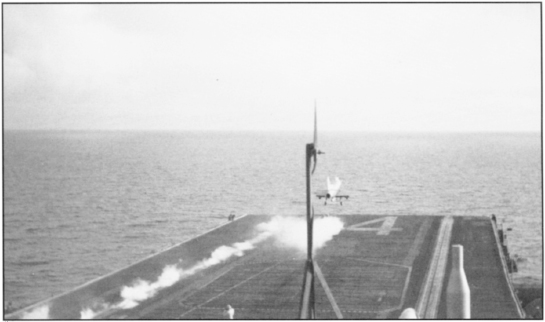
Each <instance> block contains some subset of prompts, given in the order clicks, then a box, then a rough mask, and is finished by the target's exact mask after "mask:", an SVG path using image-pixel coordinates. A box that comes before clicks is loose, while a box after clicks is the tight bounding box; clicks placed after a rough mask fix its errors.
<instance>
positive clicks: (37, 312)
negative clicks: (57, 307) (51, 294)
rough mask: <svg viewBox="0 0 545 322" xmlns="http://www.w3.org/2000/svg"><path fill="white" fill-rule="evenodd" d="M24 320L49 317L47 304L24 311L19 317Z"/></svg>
mask: <svg viewBox="0 0 545 322" xmlns="http://www.w3.org/2000/svg"><path fill="white" fill-rule="evenodd" d="M21 318H22V319H24V320H46V319H49V305H43V306H40V307H37V308H35V309H34V310H32V311H30V312H24V313H23V316H22V317H21Z"/></svg>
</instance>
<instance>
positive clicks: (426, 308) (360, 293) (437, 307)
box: [4, 215, 524, 320]
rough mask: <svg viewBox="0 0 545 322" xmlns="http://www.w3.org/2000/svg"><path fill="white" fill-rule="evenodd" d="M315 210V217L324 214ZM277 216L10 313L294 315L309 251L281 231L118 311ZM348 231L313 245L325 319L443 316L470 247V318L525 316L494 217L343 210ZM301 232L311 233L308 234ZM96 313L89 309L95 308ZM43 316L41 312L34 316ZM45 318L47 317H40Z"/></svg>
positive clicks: (319, 312) (229, 228)
mask: <svg viewBox="0 0 545 322" xmlns="http://www.w3.org/2000/svg"><path fill="white" fill-rule="evenodd" d="M319 217H320V216H317V217H316V218H317V219H316V220H319ZM272 218H273V216H269V215H250V216H245V217H243V218H239V219H237V220H235V221H233V222H229V223H227V224H224V225H222V226H220V227H218V228H216V229H214V230H212V231H209V232H207V233H205V234H203V235H200V236H198V237H196V238H194V239H191V240H189V241H187V242H184V243H182V244H180V245H177V246H174V247H172V248H170V249H168V250H166V251H164V252H161V253H159V254H156V255H153V256H151V257H149V258H146V259H144V260H142V261H141V262H138V263H136V264H134V265H131V266H129V267H127V268H125V269H122V270H120V271H117V272H114V273H112V274H109V275H107V276H105V277H102V278H99V279H97V280H94V281H91V282H89V283H87V284H85V285H83V286H81V287H78V288H76V289H75V290H72V291H70V292H67V293H65V294H62V295H59V296H57V297H54V298H52V299H49V300H45V301H43V302H40V303H37V304H35V305H32V306H30V307H27V308H25V309H22V310H19V311H18V312H15V313H13V314H10V315H8V316H5V317H4V318H5V319H20V318H24V317H25V316H26V317H29V316H30V314H39V313H40V312H42V313H44V312H45V313H47V318H51V319H79V318H81V317H83V316H84V314H87V315H86V317H93V318H99V319H131V320H134V319H221V318H223V312H224V310H225V307H226V306H227V305H231V306H232V307H233V308H234V309H235V319H297V318H298V317H299V306H300V301H301V292H302V286H303V277H304V270H305V260H306V253H305V252H304V251H301V250H298V249H295V248H290V247H284V246H281V245H279V244H278V241H277V240H275V238H273V237H270V238H265V239H263V240H260V241H259V242H255V244H254V245H253V246H254V248H252V249H249V248H244V251H241V252H240V253H239V254H237V255H236V256H230V257H228V258H226V259H225V260H223V261H220V262H218V263H214V264H213V265H210V266H209V267H207V268H204V269H202V270H195V271H194V274H190V275H188V276H184V277H182V278H180V279H179V280H177V281H176V282H175V283H174V284H172V285H170V286H165V287H161V288H158V289H157V290H156V292H155V294H153V296H150V297H149V298H148V299H146V300H142V301H140V302H139V303H138V305H136V306H134V307H132V308H120V307H119V305H118V304H119V303H120V302H122V300H123V298H122V289H123V287H124V286H127V285H134V283H135V281H137V280H139V279H140V280H144V281H149V282H150V283H153V282H156V281H158V278H159V276H160V275H161V274H162V272H164V268H165V267H166V266H167V265H176V267H178V268H181V269H184V270H188V269H190V268H191V267H195V265H199V263H202V261H203V259H207V258H209V257H210V255H211V254H212V253H213V252H214V251H215V250H217V249H218V248H219V247H221V246H225V245H234V244H236V243H241V242H244V241H248V240H252V239H254V240H255V238H256V234H258V233H257V232H256V229H255V227H256V226H257V225H258V224H260V223H264V222H268V221H270V220H271V219H272ZM338 218H340V219H341V220H342V222H343V224H344V228H343V229H342V231H341V232H340V233H339V234H337V235H335V236H334V237H333V239H331V240H330V241H328V242H327V243H326V244H325V246H323V247H321V248H319V249H317V250H316V251H315V255H314V260H315V262H316V263H317V265H316V267H315V273H316V281H315V304H316V306H315V307H316V311H315V314H316V318H318V319H337V318H343V319H395V318H398V317H399V315H400V313H401V311H403V310H404V309H405V308H408V307H412V308H415V310H416V312H417V314H418V316H419V317H421V318H436V319H444V318H446V304H445V298H446V287H447V281H448V274H449V272H450V256H449V254H450V249H451V246H452V245H453V244H461V245H463V246H464V250H465V252H464V254H465V263H464V267H465V270H466V275H467V279H468V282H469V286H470V290H471V299H472V302H471V317H472V318H478V319H514V318H522V317H523V315H524V313H523V311H522V309H521V307H520V304H519V303H518V301H517V299H516V297H515V295H514V292H513V288H512V286H511V283H510V279H509V275H508V272H507V268H506V264H505V259H504V258H503V254H502V251H501V247H500V244H499V241H498V235H497V232H496V227H495V223H494V221H493V220H491V219H490V218H484V217H443V216H413V215H410V216H409V215H407V216H373V215H344V216H339V217H338ZM301 234H302V235H304V236H306V235H305V234H306V232H305V231H301ZM90 313H92V314H90ZM34 316H36V315H34ZM42 317H43V316H42Z"/></svg>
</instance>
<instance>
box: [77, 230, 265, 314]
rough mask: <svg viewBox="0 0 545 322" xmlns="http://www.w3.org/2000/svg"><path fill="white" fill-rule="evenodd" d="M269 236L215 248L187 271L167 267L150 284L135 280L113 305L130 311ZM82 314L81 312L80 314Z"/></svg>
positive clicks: (122, 290) (261, 235)
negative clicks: (184, 279) (162, 290)
mask: <svg viewBox="0 0 545 322" xmlns="http://www.w3.org/2000/svg"><path fill="white" fill-rule="evenodd" d="M269 236H270V233H269V232H262V233H261V234H259V235H258V236H257V237H255V238H253V239H250V240H247V241H245V242H241V243H234V244H233V245H231V246H225V245H224V246H220V247H218V248H216V249H215V250H214V251H213V252H212V254H211V255H210V257H209V258H206V259H204V260H202V261H200V262H198V263H197V264H195V265H194V266H193V267H191V268H189V269H185V270H184V269H181V268H178V267H176V265H167V266H166V267H165V268H164V269H163V273H162V274H161V275H160V276H159V278H158V279H157V281H155V282H153V283H150V282H148V281H144V280H141V279H138V280H136V281H135V282H134V283H133V285H132V286H124V287H123V288H122V289H121V297H122V298H123V300H122V301H121V302H120V303H118V304H117V305H115V307H117V308H121V309H131V308H133V307H135V306H137V305H138V304H139V303H140V302H142V301H145V300H147V299H149V298H151V297H153V296H154V295H155V294H157V291H159V290H161V289H163V288H166V287H169V286H172V285H174V284H175V283H176V282H178V281H179V280H181V279H182V278H185V277H187V276H191V275H193V274H195V273H197V272H199V271H201V270H203V269H206V268H208V267H210V266H213V265H217V264H219V263H221V262H224V261H226V260H228V259H229V258H231V257H232V256H238V257H240V256H242V255H244V252H245V251H248V250H250V249H253V248H254V245H255V244H257V243H259V242H261V241H263V240H265V239H266V238H268V237H269ZM82 314H83V312H82Z"/></svg>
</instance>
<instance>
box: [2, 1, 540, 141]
mask: <svg viewBox="0 0 545 322" xmlns="http://www.w3.org/2000/svg"><path fill="white" fill-rule="evenodd" d="M3 9H4V11H3V14H4V21H3V24H4V29H3V33H4V34H3V41H4V48H3V50H4V51H3V55H4V65H3V68H4V69H3V73H4V127H5V128H6V129H142V130H304V131H307V130H311V129H312V126H313V119H312V118H313V108H314V101H315V99H316V101H317V103H318V117H319V127H320V129H323V130H360V131H540V124H541V101H540V95H541V83H540V82H541V70H540V68H541V67H540V59H541V52H540V11H539V10H540V4H538V3H533V4H415V3H413V4H168V5H165V4H162V5H160V4H145V5H144V4H125V5H112V4H103V5H100V4H91V5H84V4H65V5H44V4H39V5H30V4H25V5H15V4H4V5H3Z"/></svg>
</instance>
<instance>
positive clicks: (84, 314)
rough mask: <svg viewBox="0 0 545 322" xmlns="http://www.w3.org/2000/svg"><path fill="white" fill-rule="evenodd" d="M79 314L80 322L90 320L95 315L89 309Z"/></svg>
mask: <svg viewBox="0 0 545 322" xmlns="http://www.w3.org/2000/svg"><path fill="white" fill-rule="evenodd" d="M79 314H80V319H82V320H90V319H92V318H94V317H95V316H96V315H97V313H96V312H94V311H93V310H91V309H90V308H86V309H83V310H82V311H81V312H80V313H79Z"/></svg>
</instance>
